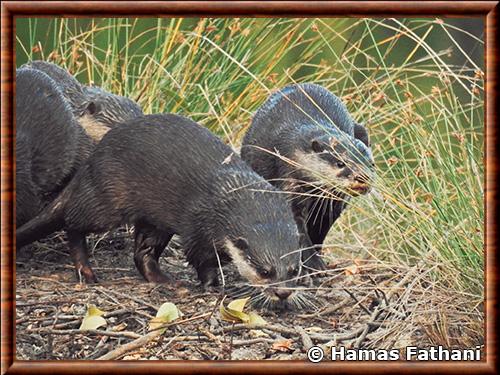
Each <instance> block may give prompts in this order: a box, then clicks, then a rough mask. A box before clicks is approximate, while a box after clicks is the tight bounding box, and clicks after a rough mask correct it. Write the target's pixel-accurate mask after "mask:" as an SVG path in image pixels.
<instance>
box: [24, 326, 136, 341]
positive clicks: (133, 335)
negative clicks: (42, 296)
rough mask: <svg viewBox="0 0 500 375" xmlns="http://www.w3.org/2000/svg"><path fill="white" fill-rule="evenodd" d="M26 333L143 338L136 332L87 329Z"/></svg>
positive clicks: (45, 330)
mask: <svg viewBox="0 0 500 375" xmlns="http://www.w3.org/2000/svg"><path fill="white" fill-rule="evenodd" d="M26 332H29V333H40V334H44V333H45V334H52V335H76V334H78V335H88V334H90V335H103V336H109V337H126V338H129V339H136V338H138V337H142V336H141V335H139V334H137V333H135V332H130V331H121V332H114V331H103V330H99V329H87V330H81V329H51V328H35V329H27V330H26Z"/></svg>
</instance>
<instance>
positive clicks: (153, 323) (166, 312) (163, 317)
mask: <svg viewBox="0 0 500 375" xmlns="http://www.w3.org/2000/svg"><path fill="white" fill-rule="evenodd" d="M180 316H182V313H181V312H180V310H179V309H178V308H177V306H175V305H174V304H173V303H171V302H165V303H164V304H163V305H161V306H160V308H159V309H158V312H157V313H156V317H154V318H153V319H151V320H150V322H149V330H154V329H158V328H159V327H161V326H162V325H164V324H166V323H170V322H172V321H174V320H175V319H177V318H179V317H180ZM165 329H166V328H164V329H163V330H162V333H163V332H164V331H165Z"/></svg>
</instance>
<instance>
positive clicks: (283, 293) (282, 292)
mask: <svg viewBox="0 0 500 375" xmlns="http://www.w3.org/2000/svg"><path fill="white" fill-rule="evenodd" d="M274 294H276V296H278V298H279V299H280V300H285V299H287V298H288V296H289V295H290V294H292V291H291V290H290V289H276V290H275V291H274Z"/></svg>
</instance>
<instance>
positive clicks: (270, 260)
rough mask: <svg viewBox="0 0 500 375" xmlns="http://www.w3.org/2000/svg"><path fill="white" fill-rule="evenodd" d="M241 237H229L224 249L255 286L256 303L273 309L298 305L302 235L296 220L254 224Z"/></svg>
mask: <svg viewBox="0 0 500 375" xmlns="http://www.w3.org/2000/svg"><path fill="white" fill-rule="evenodd" d="M249 228H251V229H250V230H248V231H245V232H246V233H241V234H242V236H241V237H233V238H229V237H226V239H225V243H224V248H225V251H226V253H227V254H228V255H229V257H230V258H231V260H232V262H233V264H234V265H235V266H236V268H237V269H238V272H239V273H240V275H241V276H243V277H244V278H245V279H246V280H247V281H248V283H249V285H250V286H251V287H252V289H251V290H252V295H253V297H252V302H253V303H255V304H257V305H261V306H270V307H273V308H284V307H294V306H297V305H298V304H297V303H296V301H297V299H300V297H299V296H300V295H299V294H298V291H297V280H298V278H299V276H300V273H301V260H300V251H299V247H300V245H299V243H300V236H299V234H298V231H297V227H296V225H295V223H294V222H293V221H292V220H290V221H289V222H284V221H281V222H279V221H276V222H268V223H252V227H249Z"/></svg>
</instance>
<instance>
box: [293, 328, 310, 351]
mask: <svg viewBox="0 0 500 375" xmlns="http://www.w3.org/2000/svg"><path fill="white" fill-rule="evenodd" d="M297 332H298V333H299V335H300V338H301V339H302V344H304V349H305V350H306V351H307V350H309V349H310V348H311V347H313V346H314V344H313V342H312V340H311V338H310V337H309V335H308V334H307V332H306V331H305V329H304V328H302V327H297Z"/></svg>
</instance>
